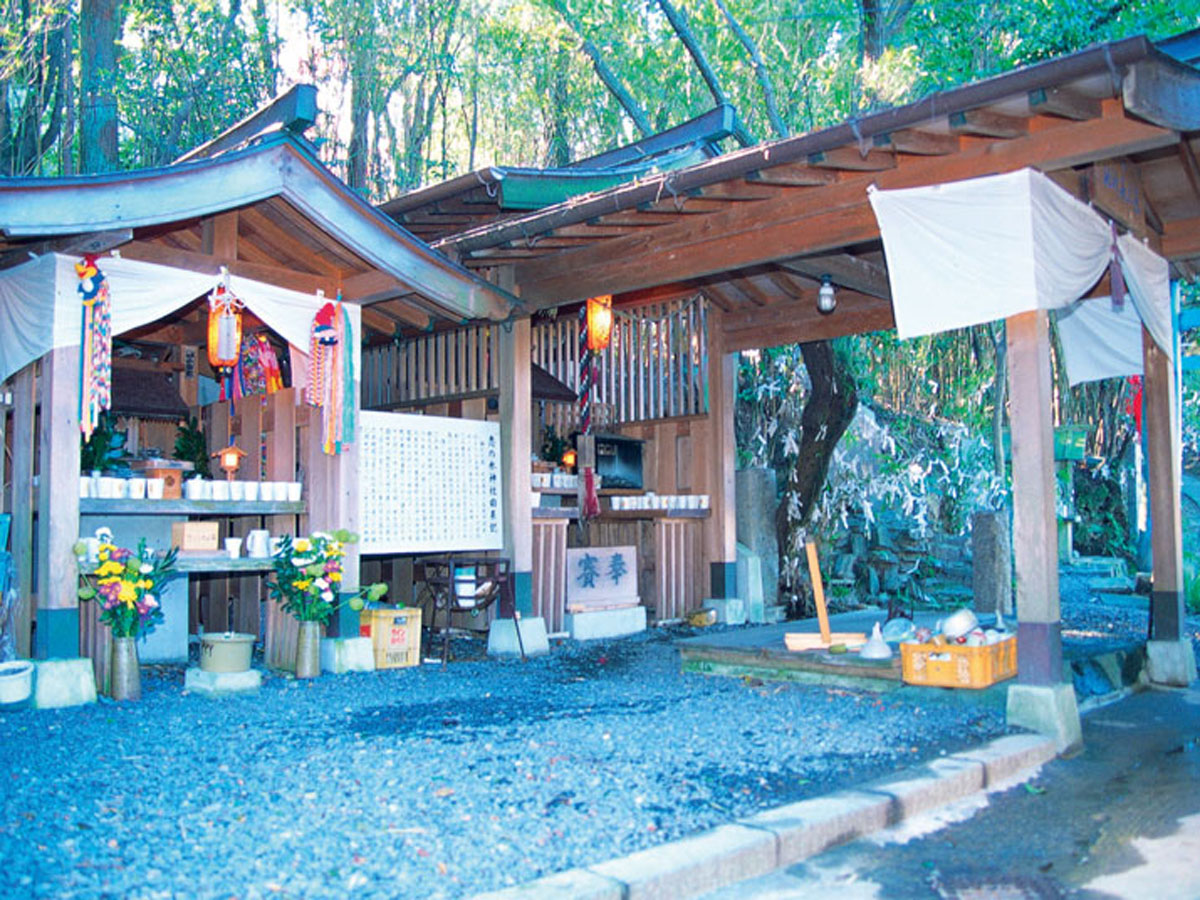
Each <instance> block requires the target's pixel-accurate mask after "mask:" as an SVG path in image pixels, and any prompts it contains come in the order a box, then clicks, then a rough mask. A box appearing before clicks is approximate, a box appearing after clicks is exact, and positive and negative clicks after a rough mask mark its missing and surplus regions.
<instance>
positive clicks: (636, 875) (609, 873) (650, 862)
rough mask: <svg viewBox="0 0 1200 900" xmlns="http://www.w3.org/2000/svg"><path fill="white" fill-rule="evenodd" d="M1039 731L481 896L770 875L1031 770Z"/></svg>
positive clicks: (664, 888)
mask: <svg viewBox="0 0 1200 900" xmlns="http://www.w3.org/2000/svg"><path fill="white" fill-rule="evenodd" d="M1056 755H1057V754H1056V752H1055V748H1054V741H1053V740H1051V739H1049V738H1047V737H1045V736H1043V735H1038V734H1014V735H1008V736H1006V737H1002V738H997V739H996V740H994V741H990V742H988V743H987V744H984V745H983V746H981V747H979V748H978V749H976V750H971V751H966V752H963V753H957V754H955V755H953V756H945V757H941V758H939V759H936V760H933V761H931V762H929V763H926V764H924V765H920V766H914V767H913V768H911V769H906V770H904V771H902V772H897V773H896V774H894V775H889V776H887V777H885V778H880V779H877V780H875V781H871V782H868V783H867V784H865V785H863V786H862V787H860V788H858V789H854V790H843V791H836V792H834V793H832V794H826V795H825V796H823V797H813V798H812V799H810V800H801V801H799V802H798V803H789V804H787V805H785V806H780V807H776V808H775V809H770V810H767V811H765V812H761V813H758V814H757V815H754V816H750V817H748V818H745V819H739V820H738V821H736V822H734V823H731V824H729V825H721V826H718V827H717V828H714V829H712V830H710V831H705V832H702V833H700V834H697V835H692V836H691V837H687V838H683V839H682V840H678V841H672V842H671V843H669V844H662V845H660V846H658V847H651V848H650V849H648V850H641V851H639V852H637V853H632V854H630V855H629V856H624V857H620V858H618V859H612V860H609V861H607V862H602V863H596V864H595V865H591V866H587V867H582V868H577V869H569V870H567V871H565V872H558V873H556V874H554V875H550V876H547V877H546V878H539V879H537V880H536V881H531V882H528V883H527V884H522V885H517V886H516V887H511V888H506V889H504V890H500V891H493V892H490V893H486V894H477V895H475V898H474V900H528V898H534V897H536V898H539V900H540V898H560V897H561V898H564V900H566V898H580V900H667V898H683V897H697V896H700V895H702V894H707V893H710V892H711V891H715V890H718V889H720V888H723V887H727V886H729V885H731V884H736V883H738V882H740V881H746V880H748V879H750V878H757V877H760V876H762V875H766V874H769V873H770V872H773V871H775V870H776V869H780V868H783V867H785V866H789V865H792V864H793V863H796V862H799V861H801V860H804V859H807V858H809V857H811V856H815V855H817V854H818V853H822V852H824V851H826V850H828V849H830V848H832V847H835V846H837V845H838V844H843V843H846V842H847V841H851V840H854V839H855V838H859V837H863V836H864V835H868V834H871V833H873V832H876V831H879V830H881V829H883V828H886V827H887V826H889V825H895V824H897V823H899V822H901V821H903V820H904V819H906V818H909V817H910V816H914V815H917V814H918V813H922V812H927V811H929V810H931V809H934V808H937V807H940V806H944V805H946V804H948V803H952V802H954V801H956V800H961V799H963V798H965V797H969V796H971V795H972V794H975V793H977V792H979V791H981V790H985V789H988V788H992V787H995V786H996V785H998V784H1003V783H1004V782H1006V781H1009V780H1011V779H1013V778H1014V777H1015V776H1017V775H1021V774H1023V773H1027V772H1029V771H1030V770H1031V769H1034V768H1036V767H1037V766H1040V765H1042V764H1044V763H1046V762H1049V761H1050V760H1052V759H1054V757H1055V756H1056Z"/></svg>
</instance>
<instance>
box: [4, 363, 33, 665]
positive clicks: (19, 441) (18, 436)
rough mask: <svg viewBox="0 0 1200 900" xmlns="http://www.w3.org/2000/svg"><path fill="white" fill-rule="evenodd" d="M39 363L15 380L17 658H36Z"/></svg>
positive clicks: (13, 476)
mask: <svg viewBox="0 0 1200 900" xmlns="http://www.w3.org/2000/svg"><path fill="white" fill-rule="evenodd" d="M37 365H38V364H37V363H36V362H31V363H30V364H29V365H27V366H26V367H25V368H23V369H21V371H19V372H18V373H17V374H16V375H14V376H13V379H12V382H11V384H12V390H13V427H12V497H11V503H12V505H11V506H10V507H9V512H11V513H12V517H13V518H12V557H13V584H14V585H15V586H16V588H17V596H18V597H20V598H21V610H20V614H19V615H18V617H17V655H18V656H21V657H25V658H28V657H30V656H32V655H33V645H32V642H31V640H30V636H31V634H32V631H31V629H32V624H33V604H34V602H35V600H36V596H35V594H34V584H33V544H34V533H33V472H34V468H35V465H34V464H35V459H36V457H37V425H36V423H37V376H36V369H37Z"/></svg>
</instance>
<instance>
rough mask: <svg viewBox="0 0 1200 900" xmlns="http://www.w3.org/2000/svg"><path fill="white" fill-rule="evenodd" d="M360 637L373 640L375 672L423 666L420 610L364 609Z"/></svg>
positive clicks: (415, 608) (359, 631) (403, 607)
mask: <svg viewBox="0 0 1200 900" xmlns="http://www.w3.org/2000/svg"><path fill="white" fill-rule="evenodd" d="M358 616H359V619H358V622H359V625H358V634H359V636H360V637H369V638H370V639H371V650H372V651H373V652H374V655H375V668H376V669H400V668H404V667H405V666H416V665H420V663H421V608H420V607H419V606H401V607H393V608H391V609H364V610H362V611H361V612H360V613H359V614H358Z"/></svg>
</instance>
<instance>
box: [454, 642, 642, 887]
mask: <svg viewBox="0 0 1200 900" xmlns="http://www.w3.org/2000/svg"><path fill="white" fill-rule="evenodd" d="M522 621H524V620H522ZM471 900H625V886H624V885H623V884H621V882H619V881H613V880H612V879H611V878H605V877H604V876H603V875H597V874H596V873H595V872H589V871H588V870H587V869H567V871H565V872H556V873H554V874H553V875H547V876H546V877H545V878H539V879H538V880H537V881H530V882H527V883H526V884H519V885H517V886H516V887H510V888H505V889H504V890H501V891H489V892H488V893H486V894H475V895H474V896H473V897H472V898H471Z"/></svg>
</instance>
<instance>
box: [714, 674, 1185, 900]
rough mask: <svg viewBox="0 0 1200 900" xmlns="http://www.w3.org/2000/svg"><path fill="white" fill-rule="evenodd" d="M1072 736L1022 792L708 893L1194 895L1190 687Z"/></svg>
mask: <svg viewBox="0 0 1200 900" xmlns="http://www.w3.org/2000/svg"><path fill="white" fill-rule="evenodd" d="M1084 740H1085V747H1084V750H1083V751H1082V752H1081V753H1079V754H1078V755H1076V756H1075V757H1074V758H1072V759H1058V760H1054V761H1053V762H1050V763H1048V764H1047V765H1046V766H1045V767H1044V768H1043V769H1042V771H1041V773H1040V774H1039V775H1038V777H1037V778H1035V779H1034V780H1033V781H1031V782H1028V784H1025V785H1018V786H1016V787H1012V788H1010V789H1008V790H1006V791H1003V792H1000V793H994V794H991V795H990V796H989V797H988V798H987V800H986V801H984V800H982V799H981V798H980V797H979V796H976V797H975V798H973V799H968V800H965V801H961V802H959V803H958V804H956V805H951V806H949V807H945V808H943V809H941V810H939V811H938V812H937V813H935V814H927V815H925V816H923V817H917V818H911V819H906V820H905V821H904V822H902V823H901V824H900V825H898V826H894V827H892V828H889V829H886V830H884V831H881V832H877V833H876V834H874V835H872V836H869V837H865V838H860V839H859V840H856V841H854V842H853V843H850V844H846V845H843V846H841V847H839V848H836V849H833V850H830V851H828V852H826V853H823V854H820V855H818V856H815V857H811V858H809V859H808V860H806V861H804V862H801V863H796V864H794V865H792V866H790V867H788V868H786V869H781V870H779V871H777V872H775V873H773V874H770V875H766V876H763V877H761V878H757V879H754V880H750V881H743V882H741V883H738V884H735V885H731V886H729V887H727V888H724V889H722V890H719V891H716V892H715V893H710V894H709V895H707V896H708V898H709V900H733V898H737V900H755V898H757V900H767V898H770V900H790V898H808V897H826V896H831V897H832V896H836V897H838V898H839V900H865V898H872V900H874V898H888V900H893V898H899V900H904V898H958V900H966V898H983V897H988V898H1010V900H1024V898H1053V897H1066V896H1071V897H1081V898H1100V897H1105V898H1113V897H1120V898H1130V900H1135V898H1136V900H1142V898H1154V900H1172V898H1178V900H1195V898H1197V897H1200V682H1197V683H1195V684H1193V685H1192V687H1191V688H1189V689H1186V690H1152V691H1147V692H1145V693H1141V694H1136V695H1133V696H1131V697H1127V698H1126V699H1124V700H1122V701H1120V702H1118V703H1115V704H1112V705H1110V706H1106V707H1103V708H1100V709H1097V710H1095V711H1094V712H1092V713H1091V714H1090V715H1088V716H1086V717H1085V718H1084ZM955 819H958V820H959V821H957V822H956V821H954V820H955Z"/></svg>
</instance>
